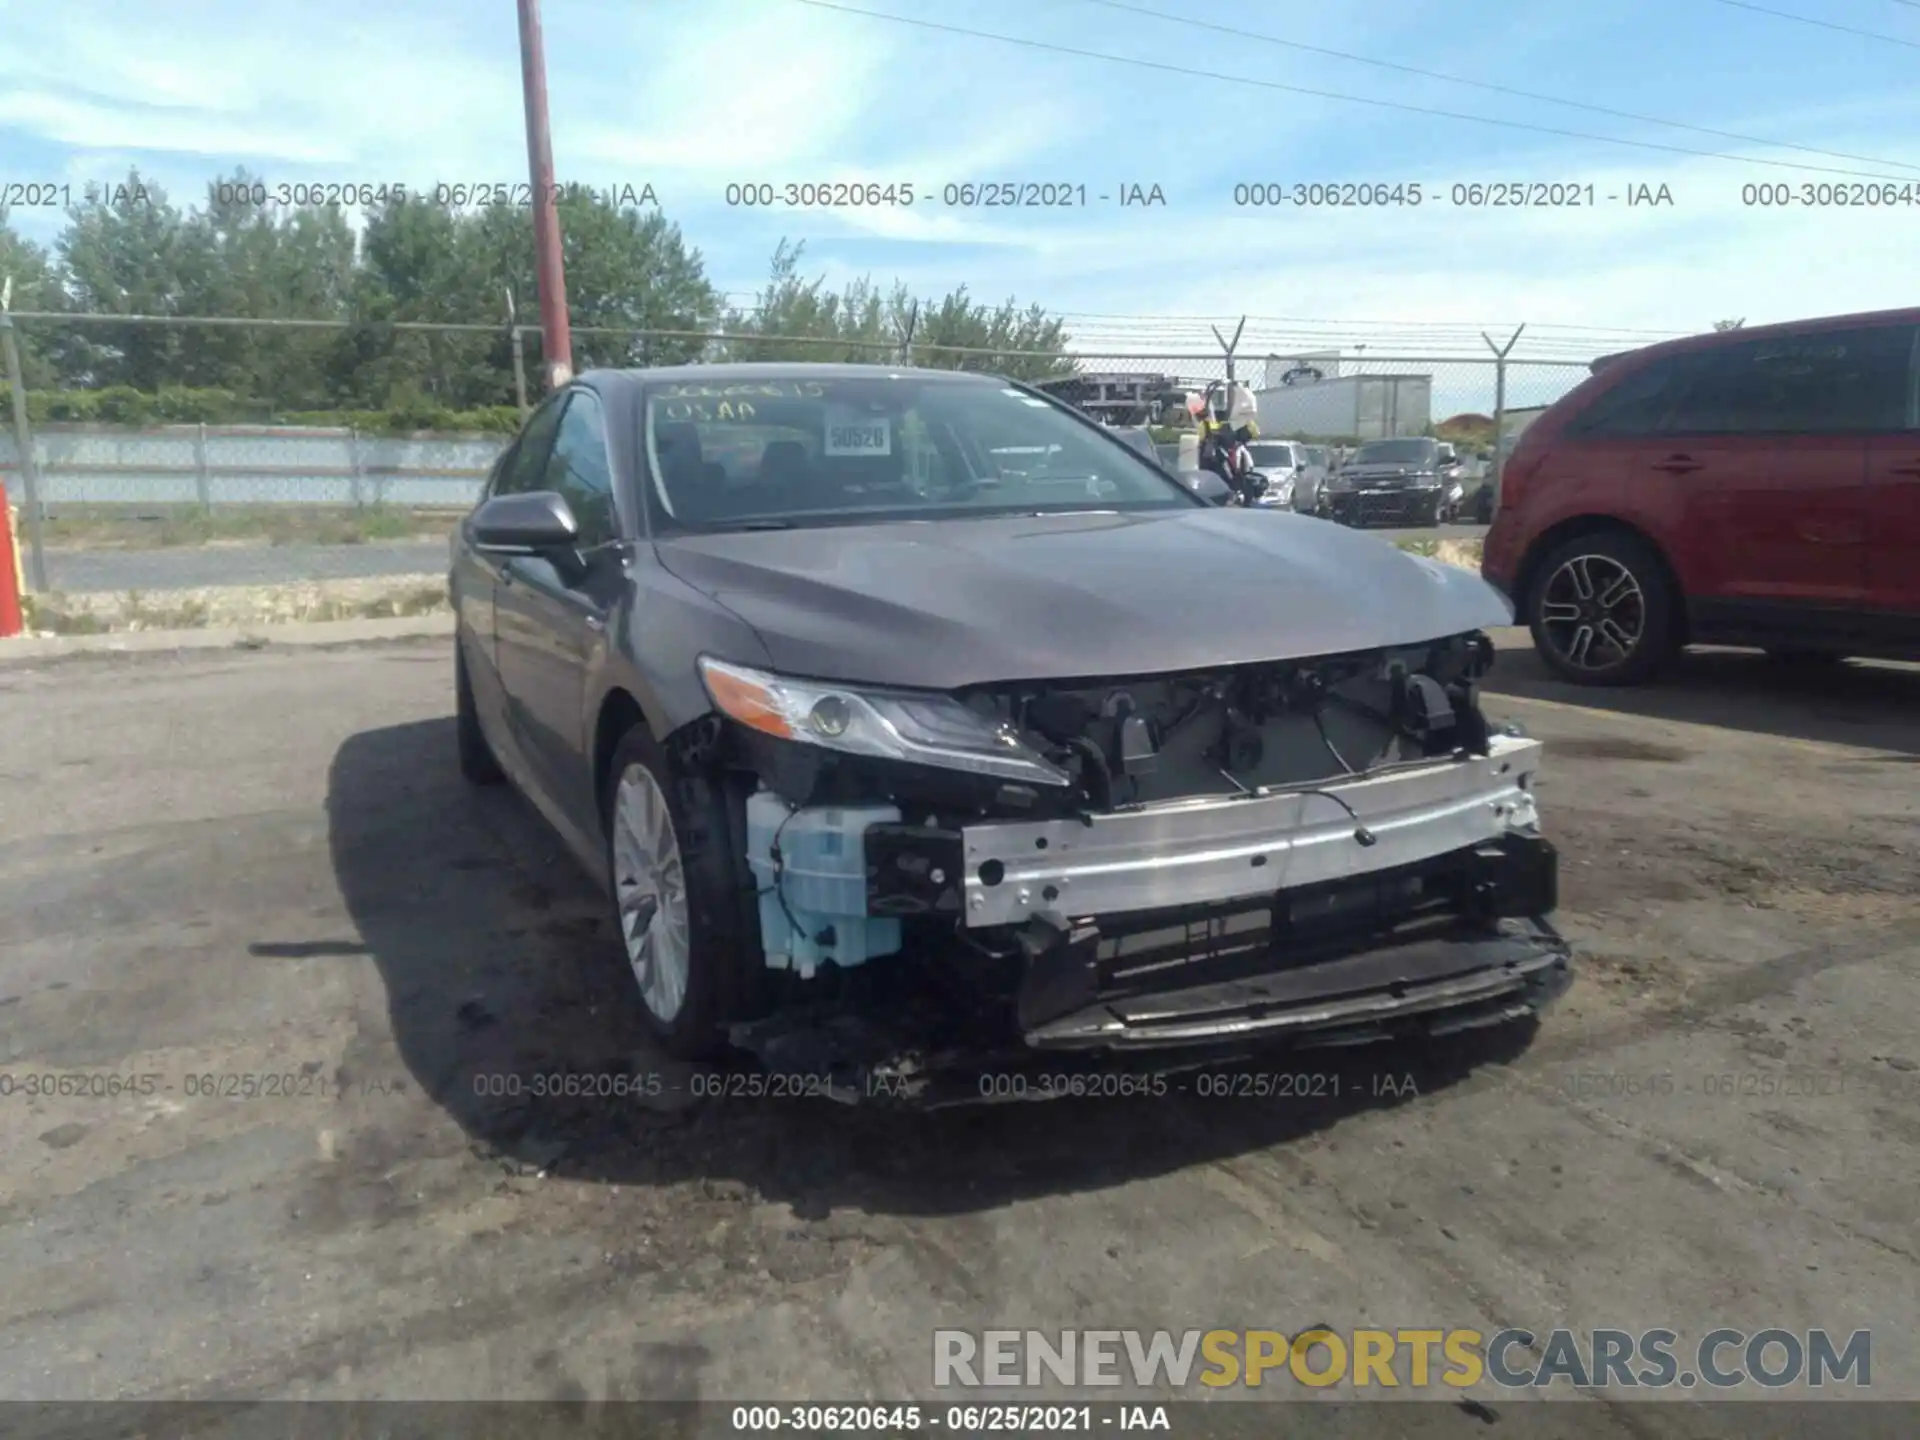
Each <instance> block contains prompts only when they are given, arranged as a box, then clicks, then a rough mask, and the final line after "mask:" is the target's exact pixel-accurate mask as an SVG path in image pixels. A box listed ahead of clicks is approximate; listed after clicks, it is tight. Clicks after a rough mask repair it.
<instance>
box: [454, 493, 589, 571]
mask: <svg viewBox="0 0 1920 1440" xmlns="http://www.w3.org/2000/svg"><path fill="white" fill-rule="evenodd" d="M472 526H473V543H474V545H475V547H477V548H478V549H481V550H486V551H490V552H492V553H493V554H496V555H540V556H546V555H550V554H552V553H554V552H557V551H561V550H574V549H577V548H578V546H579V544H580V522H579V521H578V520H576V519H575V518H574V515H573V510H572V508H571V507H570V506H569V505H568V504H567V502H566V501H565V500H564V499H563V498H562V497H561V496H559V495H557V494H555V493H554V492H553V491H551V490H535V491H532V492H530V493H528V494H524V495H496V496H494V497H493V498H492V499H491V500H488V501H487V502H486V503H484V504H483V505H481V507H480V508H479V509H478V510H476V511H474V512H473V521H472Z"/></svg>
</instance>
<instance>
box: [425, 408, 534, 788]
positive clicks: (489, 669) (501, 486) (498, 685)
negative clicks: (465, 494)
mask: <svg viewBox="0 0 1920 1440" xmlns="http://www.w3.org/2000/svg"><path fill="white" fill-rule="evenodd" d="M559 423H560V405H559V404H558V402H557V400H556V399H549V400H547V401H546V402H545V403H544V404H542V405H541V406H540V407H539V408H538V409H537V410H535V411H534V413H533V415H532V416H531V417H530V418H529V419H528V421H527V423H526V425H525V426H523V427H522V429H521V431H520V434H519V436H518V437H517V438H516V439H515V440H514V441H513V443H512V444H510V445H509V446H508V447H507V448H506V450H505V451H503V452H502V453H501V455H500V458H499V459H498V460H496V461H495V462H494V465H493V469H492V470H491V472H490V473H489V475H488V478H487V485H486V489H485V491H484V492H483V493H482V496H481V500H482V503H485V501H487V500H490V499H492V498H493V497H495V496H497V495H514V494H522V493H525V492H526V491H529V490H534V489H537V488H539V480H540V477H541V476H542V475H543V474H544V473H545V470H546V456H547V451H548V449H549V448H550V447H551V446H552V444H553V432H554V430H555V428H556V427H557V426H558V425H559ZM476 509H477V507H476ZM505 569H506V559H505V557H503V556H501V555H498V554H496V553H494V552H492V551H487V550H481V549H479V548H477V547H476V546H475V545H474V543H473V516H472V515H468V516H467V518H466V519H465V520H464V521H462V522H461V526H460V536H459V540H458V543H457V544H456V547H455V555H454V567H453V575H452V590H453V602H454V606H455V615H456V617H457V620H458V627H459V628H458V633H459V635H460V638H461V643H462V644H463V646H464V647H465V654H466V657H467V675H468V679H469V681H470V683H471V684H472V686H473V698H474V707H475V709H476V710H477V711H478V712H479V714H480V722H481V725H482V727H483V728H484V730H485V731H486V735H487V739H488V741H489V743H491V744H492V745H493V746H494V748H495V753H496V754H497V755H498V756H499V758H500V761H501V763H502V764H503V765H504V766H506V768H507V769H508V770H510V771H517V770H518V768H519V766H520V764H521V759H520V756H519V753H518V736H517V732H516V728H515V726H514V723H513V697H512V695H511V694H510V693H509V692H508V690H507V688H506V683H505V678H504V676H503V674H502V672H501V668H500V634H499V614H498V601H499V596H500V589H501V585H502V582H503V579H504V575H505Z"/></svg>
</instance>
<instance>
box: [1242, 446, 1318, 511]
mask: <svg viewBox="0 0 1920 1440" xmlns="http://www.w3.org/2000/svg"><path fill="white" fill-rule="evenodd" d="M1247 452H1248V453H1249V454H1250V455H1252V456H1253V468H1254V469H1255V470H1257V471H1259V473H1260V474H1262V475H1264V476H1266V477H1267V492H1266V494H1264V495H1262V496H1261V497H1260V504H1262V505H1267V506H1272V507H1274V508H1276V509H1281V510H1299V511H1301V512H1302V513H1305V514H1311V513H1312V512H1313V508H1314V506H1315V504H1316V503H1317V502H1318V500H1319V497H1320V487H1321V485H1322V483H1324V482H1325V480H1326V478H1327V464H1326V452H1325V451H1324V450H1320V449H1319V448H1318V447H1316V446H1312V445H1303V444H1301V443H1300V442H1299V441H1298V440H1255V441H1252V442H1251V443H1249V444H1248V446H1247ZM1316 452H1317V453H1316Z"/></svg>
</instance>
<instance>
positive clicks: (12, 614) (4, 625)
mask: <svg viewBox="0 0 1920 1440" xmlns="http://www.w3.org/2000/svg"><path fill="white" fill-rule="evenodd" d="M26 628H27V620H26V615H25V614H24V613H23V611H22V609H21V604H20V542H19V541H18V540H17V539H16V538H15V537H14V533H13V506H12V505H11V504H10V503H9V502H8V500H7V487H6V486H5V485H0V637H5V636H8V635H18V634H20V633H21V632H22V631H23V630H25V629H26Z"/></svg>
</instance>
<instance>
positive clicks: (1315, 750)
mask: <svg viewBox="0 0 1920 1440" xmlns="http://www.w3.org/2000/svg"><path fill="white" fill-rule="evenodd" d="M450 584H451V592H452V599H453V604H454V610H455V614H456V617H457V635H458V643H457V647H456V653H457V664H456V671H455V693H456V696H457V707H458V724H457V733H458V738H459V763H460V766H461V769H462V771H463V772H464V773H465V774H466V776H467V777H468V778H469V779H471V780H473V781H474V782H476V783H492V782H497V781H500V780H502V779H510V780H511V781H512V783H513V784H514V785H515V786H516V787H517V788H518V789H519V790H521V791H523V792H524V793H525V794H526V796H527V797H528V798H529V799H530V800H531V801H532V803H533V804H534V805H535V806H536V807H537V808H538V809H539V810H540V811H541V812H542V814H544V816H545V817H546V819H547V820H548V821H549V822H550V823H551V824H552V825H553V826H554V827H555V828H556V829H557V830H558V831H559V833H560V834H561V836H562V837H564V839H565V840H566V842H567V844H568V845H569V847H570V848H571V849H572V850H574V851H575V852H576V853H577V854H578V856H579V858H580V859H581V861H582V862H583V863H584V864H585V865H586V866H587V867H588V868H589V869H590V870H591V871H592V873H593V874H594V875H595V876H596V877H597V878H598V879H599V880H600V881H601V882H602V883H603V885H604V886H605V888H606V890H607V892H608V895H609V901H610V906H611V910H610V913H611V915H612V916H613V917H614V919H615V920H616V922H617V934H618V937H619V941H620V943H621V944H622V945H623V946H624V955H623V956H622V957H621V958H623V959H624V961H625V964H626V967H627V968H628V969H629V970H630V971H631V973H632V977H633V981H632V993H633V998H634V1003H635V1004H636V1005H637V1006H638V1007H639V1008H640V1011H641V1013H642V1015H643V1016H644V1018H645V1020H646V1022H647V1023H648V1024H649V1025H650V1027H651V1028H652V1030H653V1031H654V1032H655V1033H656V1034H657V1036H658V1037H659V1040H660V1041H661V1043H662V1045H663V1046H664V1047H665V1048H666V1049H667V1050H668V1051H670V1052H671V1053H673V1054H675V1055H678V1056H680V1057H683V1058H689V1059H692V1058H700V1057H707V1056H711V1055H713V1054H714V1053H715V1052H717V1051H719V1050H721V1049H723V1048H725V1047H728V1046H732V1047H735V1048H736V1049H739V1050H744V1051H747V1052H750V1053H751V1054H754V1055H757V1056H758V1057H759V1058H760V1060H761V1061H762V1062H763V1063H764V1064H765V1065H766V1066H767V1067H768V1068H769V1069H770V1070H772V1071H775V1072H784V1073H787V1074H789V1075H794V1076H812V1077H816V1078H817V1080H818V1083H819V1084H821V1086H822V1087H823V1089H827V1090H830V1091H831V1092H832V1093H836V1094H853V1093H862V1092H864V1093H869V1094H871V1093H875V1092H876V1091H884V1092H885V1093H888V1094H895V1095H900V1094H911V1093H914V1091H915V1089H916V1087H923V1086H931V1085H932V1084H933V1083H934V1080H935V1079H936V1078H937V1077H938V1076H940V1075H941V1074H943V1073H946V1071H947V1070H948V1069H949V1068H951V1067H954V1066H960V1065H962V1064H964V1065H967V1066H975V1067H977V1066H979V1065H982V1064H990V1063H996V1062H997V1061H999V1060H1001V1059H1009V1060H1011V1059H1024V1060H1027V1061H1031V1060H1032V1059H1033V1058H1034V1057H1035V1056H1036V1055H1038V1056H1041V1057H1043V1058H1047V1059H1048V1063H1050V1064H1053V1063H1059V1064H1065V1063H1067V1062H1068V1060H1069V1059H1070V1058H1072V1059H1075V1060H1077V1062H1078V1063H1080V1064H1081V1065H1083V1066H1090V1067H1092V1068H1094V1069H1096V1070H1099V1069H1103V1068H1104V1069H1106V1070H1109V1071H1111V1072H1112V1073H1131V1071H1130V1069H1129V1067H1132V1069H1134V1070H1137V1069H1139V1068H1142V1067H1146V1068H1151V1067H1152V1066H1153V1065H1155V1064H1162V1065H1173V1064H1175V1063H1177V1062H1179V1061H1182V1060H1185V1059H1188V1058H1191V1057H1194V1056H1204V1057H1223V1056H1225V1055H1226V1054H1228V1053H1230V1052H1231V1053H1244V1052H1245V1051H1246V1050H1248V1049H1249V1048H1251V1047H1254V1046H1262V1045H1268V1044H1272V1043H1276V1042H1280V1043H1290V1044H1295V1045H1327V1044H1342V1045H1344V1044H1352V1043H1357V1042H1361V1041H1374V1040H1391V1039H1394V1038H1396V1037H1402V1036H1413V1035H1420V1034H1432V1033H1436V1032H1445V1031H1451V1030H1458V1029H1464V1028H1471V1027H1478V1026H1487V1025H1495V1024H1501V1023H1504V1022H1508V1021H1514V1020H1524V1019H1526V1018H1528V1017H1530V1016H1532V1015H1534V1014H1535V1013H1537V1012H1538V1011H1539V1010H1540V1008H1541V1007H1542V1006H1544V1005H1545V1004H1547V1003H1548V1002H1549V1001H1550V1000H1552V999H1553V998H1554V997H1555V996H1557V995H1558V994H1559V993H1560V992H1561V991H1562V990H1563V989H1564V988H1565V985H1566V982H1567V979H1568V952H1567V947H1566V945H1565V944H1564V943H1563V942H1562V940H1561V939H1560V937H1559V936H1558V935H1557V934H1556V933H1555V931H1554V929H1553V928H1552V926H1551V924H1550V922H1549V920H1548V918H1547V917H1548V915H1549V912H1551V910H1552V909H1553V908H1554V904H1555V883H1556V873H1557V862H1556V857H1555V853H1554V850H1553V848H1552V846H1551V845H1550V844H1549V843H1548V842H1547V841H1546V840H1545V839H1543V838H1542V836H1541V835H1540V833H1539V829H1538V824H1537V816H1536V812H1535V806H1534V777H1535V774H1536V771H1537V769H1538V766H1539V761H1540V747H1539V745H1538V743H1537V742H1535V741H1533V740H1531V739H1528V738H1527V737H1526V736H1525V735H1524V734H1522V733H1520V732H1519V731H1518V729H1517V728H1515V727H1508V726H1498V725H1493V724H1490V723H1489V721H1488V719H1487V718H1486V717H1485V715H1484V714H1483V712H1482V709H1481V705H1480V700H1479V694H1478V682H1479V681H1480V679H1481V677H1482V676H1483V675H1484V674H1485V673H1486V671H1487V669H1488V668H1489V667H1490V666H1491V664H1492V663H1493V647H1492V645H1491V643H1490V642H1489V640H1488V639H1487V637H1486V635H1485V633H1484V631H1485V630H1486V628H1487V627H1490V626H1497V625H1504V624H1507V623H1509V622H1510V618H1511V616H1510V612H1509V610H1508V608H1507V605H1506V603H1505V602H1504V601H1503V600H1502V599H1501V598H1500V597H1499V596H1498V595H1497V594H1496V593H1495V592H1494V591H1493V590H1492V589H1491V588H1490V587H1488V586H1487V585H1486V584H1485V583H1484V582H1483V581H1481V579H1480V578H1479V577H1478V576H1477V575H1474V574H1472V573H1470V572H1468V571H1465V570H1460V569H1456V568H1453V567H1450V566H1446V565H1441V564H1438V563H1436V562H1434V561H1431V560H1427V559H1424V558H1422V557H1419V556H1414V555H1409V554H1405V553H1403V552H1401V551H1400V550H1398V549H1396V548H1395V547H1393V546H1392V545H1389V544H1387V543H1385V542H1383V541H1381V540H1378V539H1374V538H1370V537H1368V536H1365V535H1361V534H1356V533H1354V532H1352V531H1350V530H1346V529H1342V528H1338V527H1334V526H1330V525H1326V524H1323V523H1321V522H1318V521H1315V520H1312V519H1309V518H1306V517H1303V516H1297V515H1293V514H1290V513H1285V512H1275V511H1265V510H1248V509H1241V508H1237V507H1236V508H1222V507H1220V506H1218V505H1216V504H1212V503H1209V500H1208V498H1207V497H1206V496H1204V495H1197V494H1195V493H1194V492H1193V491H1192V490H1190V489H1188V488H1186V487H1184V486H1183V485H1181V484H1180V483H1179V482H1178V481H1176V480H1175V479H1174V478H1173V477H1172V476H1170V475H1169V474H1168V473H1167V472H1165V471H1164V470H1162V469H1161V468H1159V467H1158V466H1157V465H1156V464H1154V463H1153V462H1152V461H1150V460H1149V459H1147V458H1145V457H1143V456H1141V455H1140V454H1138V453H1136V452H1135V451H1134V450H1133V449H1132V448H1130V447H1129V446H1128V445H1127V444H1126V443H1124V441H1123V440H1121V439H1119V438H1116V437H1115V436H1114V435H1112V434H1110V433H1108V432H1107V431H1105V430H1103V429H1102V428H1101V427H1099V426H1098V425H1097V424H1095V423H1093V422H1091V421H1089V420H1087V419H1085V418H1084V417H1082V416H1080V415H1079V414H1078V413H1077V412H1075V411H1074V410H1072V409H1070V408H1069V407H1067V406H1065V405H1062V404H1060V403H1058V402H1056V401H1054V400H1052V399H1050V398H1048V397H1047V396H1045V395H1043V394H1041V393H1039V392H1038V391H1035V390H1033V389H1030V388H1028V387H1026V386H1023V385H1020V384H1016V383H1013V382H1010V381H1007V380H1002V379H998V378H993V377H989V376H984V375H975V374H963V373H953V372H947V371H925V370H914V369H891V370H890V369H886V368H883V367H879V366H836V365H729V366H701V367H693V368H684V369H661V370H642V371H602V372H592V373H588V374H585V375H582V376H580V377H579V378H577V379H576V380H574V381H573V382H572V383H571V384H570V385H568V386H567V387H565V388H564V389H562V390H560V391H559V392H557V393H555V394H554V395H553V396H552V397H550V398H549V399H548V400H547V401H546V402H545V403H544V404H542V405H541V406H540V408H539V409H538V410H536V411H535V412H534V414H533V415H532V416H531V417H530V418H529V419H528V421H527V424H526V426H525V428H524V429H523V431H522V432H521V434H520V435H519V437H518V438H517V439H516V440H515V441H514V442H513V444H512V445H511V446H510V447H509V448H508V449H507V450H506V451H505V452H504V453H503V454H502V455H501V457H500V459H499V460H498V462H497V463H496V464H495V466H494V467H493V470H492V473H491V475H490V476H489V478H488V481H487V485H486V490H485V494H484V496H483V497H482V499H481V502H480V504H479V505H478V507H477V508H476V509H475V510H474V511H473V512H472V513H471V514H470V515H469V516H467V517H466V519H465V520H464V522H463V523H462V525H461V526H460V529H459V532H458V533H457V534H456V536H455V537H454V541H453V554H452V569H451V575H450ZM1064 1052H1072V1054H1071V1057H1070V1056H1069V1055H1068V1054H1066V1053H1064Z"/></svg>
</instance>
